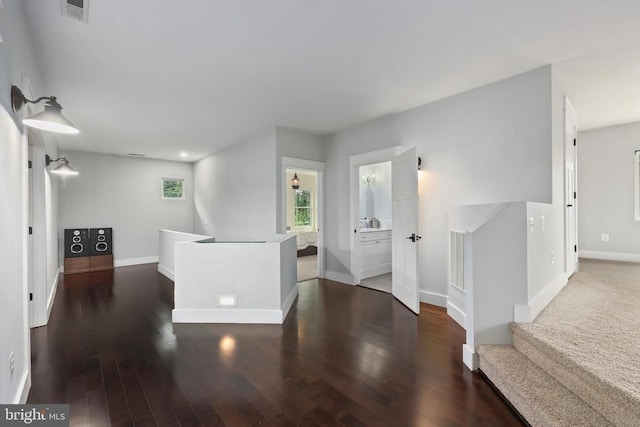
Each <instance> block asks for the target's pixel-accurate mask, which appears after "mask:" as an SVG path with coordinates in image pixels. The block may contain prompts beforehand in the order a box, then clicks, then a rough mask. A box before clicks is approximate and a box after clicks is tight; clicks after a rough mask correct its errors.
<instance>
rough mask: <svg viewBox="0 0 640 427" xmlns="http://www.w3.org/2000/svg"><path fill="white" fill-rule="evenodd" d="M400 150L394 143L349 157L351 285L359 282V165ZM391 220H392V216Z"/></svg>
mask: <svg viewBox="0 0 640 427" xmlns="http://www.w3.org/2000/svg"><path fill="white" fill-rule="evenodd" d="M401 152H402V146H401V145H394V146H393V147H389V148H383V149H381V150H376V151H369V152H367V153H362V154H356V155H353V156H350V157H349V171H350V173H349V175H350V176H349V188H350V200H351V209H350V215H349V216H350V218H351V221H350V223H349V230H353V233H350V234H353V235H352V238H351V242H350V246H349V249H350V252H351V277H352V283H351V284H352V285H357V284H359V283H360V166H366V165H370V164H373V163H382V162H390V161H391V159H393V158H394V157H395V156H397V155H398V154H400V153H401ZM392 173H393V172H392ZM391 220H392V221H393V218H392V219H391ZM392 228H393V226H392ZM392 268H393V267H392Z"/></svg>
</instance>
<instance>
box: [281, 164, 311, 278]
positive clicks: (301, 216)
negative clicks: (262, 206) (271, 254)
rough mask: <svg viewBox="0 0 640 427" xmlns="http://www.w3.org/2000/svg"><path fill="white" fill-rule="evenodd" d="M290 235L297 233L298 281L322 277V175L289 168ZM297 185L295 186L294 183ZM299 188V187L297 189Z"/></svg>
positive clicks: (288, 215) (287, 177) (288, 207)
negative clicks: (319, 255) (320, 184)
mask: <svg viewBox="0 0 640 427" xmlns="http://www.w3.org/2000/svg"><path fill="white" fill-rule="evenodd" d="M285 182H287V183H292V184H291V185H288V186H287V192H286V194H287V222H286V226H287V233H295V234H296V245H297V249H298V253H297V256H298V282H304V281H307V280H311V279H316V278H318V173H317V172H316V171H306V170H297V169H287V173H286V180H285ZM293 183H295V184H293ZM295 187H297V188H295Z"/></svg>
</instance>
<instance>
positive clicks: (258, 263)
mask: <svg viewBox="0 0 640 427" xmlns="http://www.w3.org/2000/svg"><path fill="white" fill-rule="evenodd" d="M272 237H273V236H272ZM175 248H176V249H175V254H176V264H175V277H176V279H175V309H174V310H173V313H172V314H173V322H174V323H282V322H283V321H284V318H285V317H286V315H287V312H288V311H289V309H290V308H291V305H292V304H293V301H294V300H295V298H296V296H297V293H298V288H297V284H296V276H297V273H296V239H295V236H293V235H288V236H283V235H279V236H277V237H276V238H275V239H268V241H263V242H233V243H229V242H218V241H217V239H216V243H197V242H181V243H176V245H175ZM246 260H251V262H250V263H247V262H246ZM212 261H215V262H212ZM203 285H204V286H203ZM220 296H235V297H236V305H235V306H231V307H221V306H218V298H219V297H220Z"/></svg>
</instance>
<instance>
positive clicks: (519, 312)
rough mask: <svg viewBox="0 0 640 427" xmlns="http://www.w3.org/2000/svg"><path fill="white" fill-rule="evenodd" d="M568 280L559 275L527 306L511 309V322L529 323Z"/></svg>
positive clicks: (565, 276)
mask: <svg viewBox="0 0 640 427" xmlns="http://www.w3.org/2000/svg"><path fill="white" fill-rule="evenodd" d="M568 281H569V278H568V277H567V275H566V274H565V273H562V274H560V275H559V276H558V277H556V279H555V280H554V281H553V282H551V283H550V284H548V285H547V286H545V288H544V289H543V290H541V291H540V292H538V295H536V296H535V297H533V299H532V300H531V301H530V302H529V304H527V305H515V306H514V307H513V321H514V322H516V323H531V322H533V321H534V320H535V319H536V317H538V314H540V313H541V312H542V310H544V308H545V307H546V306H547V305H549V303H550V302H551V301H552V300H553V299H554V298H555V297H556V295H558V293H559V292H560V291H561V290H562V289H563V288H564V287H565V286H566V284H567V282H568Z"/></svg>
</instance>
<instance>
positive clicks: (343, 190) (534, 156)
mask: <svg viewBox="0 0 640 427" xmlns="http://www.w3.org/2000/svg"><path fill="white" fill-rule="evenodd" d="M551 117H552V114H551V67H550V66H547V67H543V68H539V69H536V70H533V71H530V72H527V73H524V74H520V75H517V76H514V77H511V78H508V79H505V80H502V81H499V82H496V83H492V84H489V85H486V86H482V87H479V88H477V89H474V90H471V91H469V92H465V93H462V94H459V95H455V96H452V97H449V98H446V99H443V100H440V101H437V102H433V103H430V104H427V105H424V106H421V107H418V108H414V109H412V110H408V111H405V112H402V113H398V114H394V115H390V116H386V117H382V118H380V119H377V120H373V121H370V122H367V123H364V124H361V125H358V126H353V127H350V128H348V129H346V130H343V131H341V132H338V133H337V134H336V135H335V136H334V137H333V138H332V140H331V142H330V144H329V146H328V152H327V171H326V175H327V203H326V212H327V223H328V224H332V225H333V227H331V228H328V229H327V233H326V244H327V256H326V268H327V271H328V272H334V273H337V274H339V275H344V274H347V275H350V274H351V265H350V252H349V251H350V244H351V239H352V238H353V237H352V236H353V232H352V231H353V230H351V224H350V222H351V217H350V205H351V204H350V199H349V198H350V194H349V186H348V185H345V183H348V182H349V157H350V156H352V155H355V154H361V153H365V152H369V151H374V150H378V149H382V148H388V147H392V146H395V145H402V146H403V147H410V146H416V147H417V151H418V155H419V156H421V157H422V160H423V163H422V169H423V172H421V173H420V183H419V194H420V201H419V209H420V217H419V230H418V233H419V234H420V235H421V236H422V237H423V239H422V241H421V243H420V252H419V261H418V263H419V272H418V273H419V280H420V288H421V297H422V299H423V300H424V301H428V302H432V303H435V304H438V305H445V304H446V300H447V297H446V296H447V265H448V262H447V256H448V230H447V214H448V210H449V209H450V208H451V207H452V206H455V205H464V204H478V203H489V202H502V201H518V200H528V201H536V202H545V203H551V201H552V149H551V133H552V123H551Z"/></svg>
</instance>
